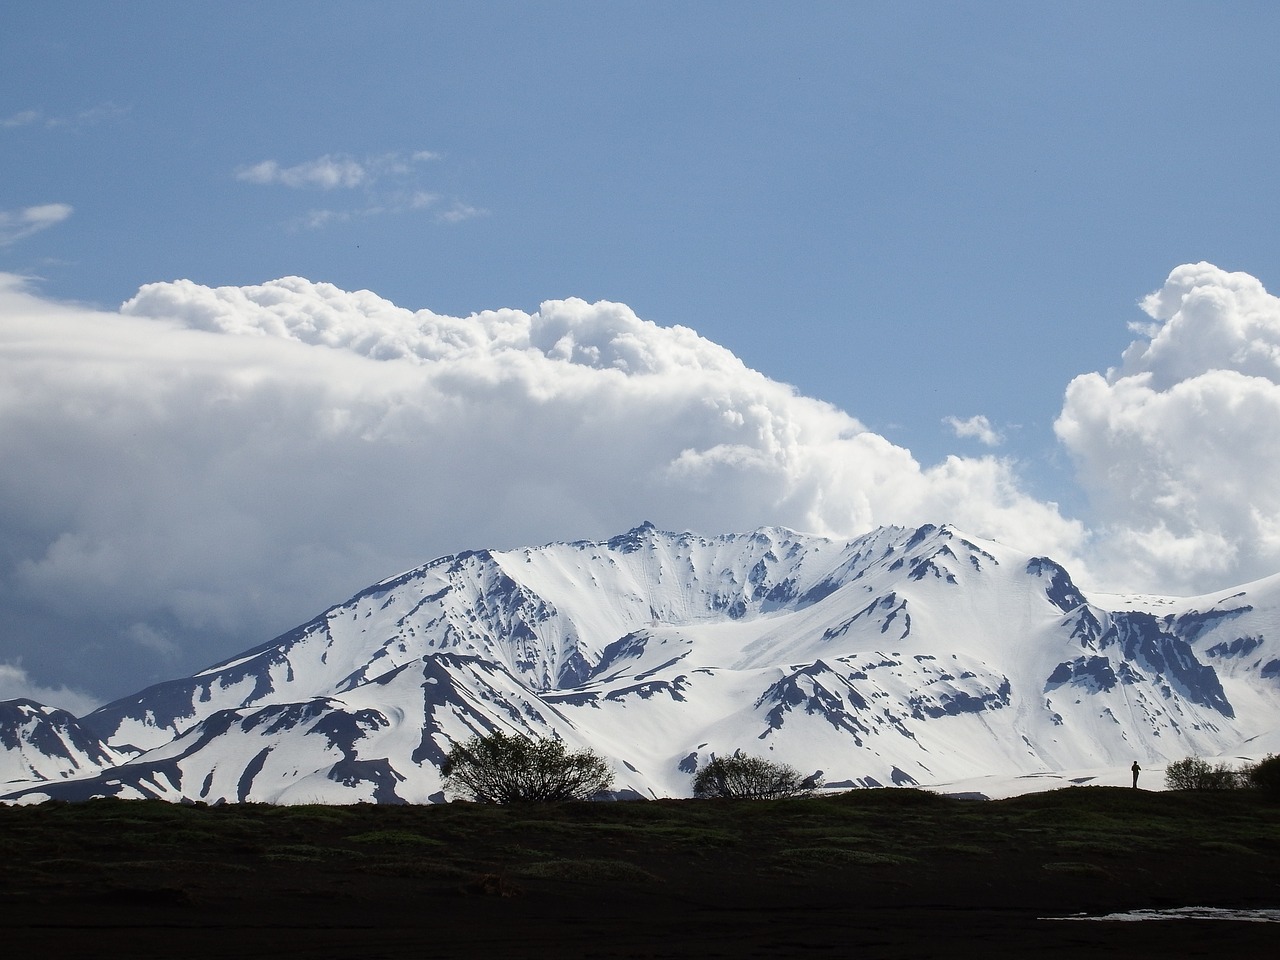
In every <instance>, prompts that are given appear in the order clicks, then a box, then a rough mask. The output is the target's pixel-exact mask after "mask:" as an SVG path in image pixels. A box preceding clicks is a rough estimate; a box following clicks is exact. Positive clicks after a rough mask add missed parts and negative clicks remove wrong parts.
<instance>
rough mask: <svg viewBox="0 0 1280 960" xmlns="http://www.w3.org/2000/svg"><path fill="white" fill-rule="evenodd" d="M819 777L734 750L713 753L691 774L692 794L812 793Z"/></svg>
mask: <svg viewBox="0 0 1280 960" xmlns="http://www.w3.org/2000/svg"><path fill="white" fill-rule="evenodd" d="M819 786H821V781H820V780H818V778H817V777H809V778H807V779H806V778H804V777H801V776H800V774H799V773H798V772H797V771H796V769H795V768H794V767H791V766H788V765H787V764H785V763H774V762H773V761H771V760H764V759H762V758H760V757H748V756H747V755H745V754H744V753H743V752H742V751H741V750H735V751H734V753H733V756H731V757H712V758H711V759H710V760H709V761H707V763H706V765H705V766H703V767H701V768H700V769H699V770H698V772H697V773H695V774H694V775H693V795H694V796H695V797H702V798H707V799H711V798H716V797H736V798H739V799H748V800H779V799H782V798H784V797H802V796H807V795H809V794H811V793H813V791H814V790H816V789H817V788H818V787H819Z"/></svg>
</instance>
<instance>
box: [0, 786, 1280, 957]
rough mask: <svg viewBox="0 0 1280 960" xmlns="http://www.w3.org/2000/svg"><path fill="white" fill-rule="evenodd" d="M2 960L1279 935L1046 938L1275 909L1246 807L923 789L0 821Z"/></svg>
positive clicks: (986, 945) (63, 807)
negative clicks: (1137, 914)
mask: <svg viewBox="0 0 1280 960" xmlns="http://www.w3.org/2000/svg"><path fill="white" fill-rule="evenodd" d="M0 853H2V854H3V857H4V860H3V862H4V869H3V874H2V875H0V934H2V936H3V940H0V942H2V943H3V945H4V952H5V953H6V954H7V955H8V956H18V955H30V954H35V953H37V952H38V953H39V954H40V955H43V956H49V957H58V958H76V957H86V958H88V957H93V958H94V960H98V958H101V957H104V956H106V957H113V956H117V955H120V956H127V957H130V958H151V957H156V958H159V957H190V958H201V957H259V956H262V957H266V956H270V957H279V958H294V957H299V958H300V957H308V958H310V957H352V958H378V957H387V958H435V957H473V956H474V957H485V958H504V957H565V958H568V957H601V958H604V957H695V956H696V957H791V956H798V957H846V956H847V957H853V958H879V957H955V956H970V955H979V954H980V955H983V956H986V957H1026V956H1046V957H1065V956H1068V955H1071V956H1089V957H1113V956H1114V957H1120V956H1124V957H1130V958H1133V957H1161V958H1174V957H1197V956H1205V957H1208V956H1219V955H1227V956H1231V957H1232V958H1233V960H1234V958H1241V957H1255V956H1256V957H1262V956H1266V957H1268V958H1270V957H1274V956H1276V955H1277V951H1278V950H1280V925H1278V924H1273V923H1243V922H1224V921H1190V920H1178V921H1166V922H1144V923H1116V922H1079V921H1059V920H1048V919H1042V918H1045V917H1060V916H1066V915H1071V914H1075V913H1080V912H1088V913H1106V912H1111V911H1118V910H1130V909H1135V908H1152V907H1155V908H1171V907H1181V906H1219V907H1234V908H1270V909H1277V908H1280V804H1276V803H1274V802H1272V803H1268V802H1266V801H1264V800H1263V799H1262V798H1260V797H1259V796H1257V795H1256V794H1254V793H1253V792H1251V791H1231V792H1223V793H1197V794H1169V793H1164V794H1158V793H1146V792H1143V791H1130V790H1119V789H1111V788H1074V789H1069V790H1062V791H1056V792H1054V793H1051V794H1040V795H1037V796H1028V797H1020V798H1015V799H1012V800H1004V801H993V802H965V801H956V800H948V799H945V798H941V797H936V796H934V795H932V794H925V793H921V792H919V791H911V790H876V791H858V792H855V793H851V794H846V795H842V796H839V797H828V798H820V799H809V800H793V801H776V802H750V801H746V802H729V801H661V802H636V803H613V804H567V805H552V806H544V807H526V808H520V807H484V806H478V805H472V804H451V805H448V806H433V807H385V806H372V805H367V806H359V807H319V806H308V807H267V806H259V805H241V806H226V807H199V806H194V807H193V806H174V805H168V804H164V803H160V802H155V801H132V802H130V801H109V800H103V801H91V802H89V803H84V804H45V805H42V806H39V807H4V808H0Z"/></svg>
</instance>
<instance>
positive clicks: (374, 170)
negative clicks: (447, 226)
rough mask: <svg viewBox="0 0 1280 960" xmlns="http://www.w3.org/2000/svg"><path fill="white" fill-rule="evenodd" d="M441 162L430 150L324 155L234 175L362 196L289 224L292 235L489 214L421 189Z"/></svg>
mask: <svg viewBox="0 0 1280 960" xmlns="http://www.w3.org/2000/svg"><path fill="white" fill-rule="evenodd" d="M440 159H441V155H440V154H439V153H436V152H434V151H431V150H415V151H412V152H403V151H397V152H392V153H383V154H377V155H374V156H368V157H353V156H350V155H348V154H325V155H324V156H322V157H319V158H317V159H314V160H305V161H302V162H301V163H295V164H292V165H285V164H282V163H281V162H279V161H278V160H262V161H259V162H258V163H253V164H247V165H245V166H242V167H239V168H237V169H236V171H235V178H236V179H237V180H240V181H242V182H244V183H253V184H258V185H260V186H282V187H288V188H290V189H295V190H307V189H310V190H320V191H324V192H329V191H343V190H355V189H357V188H358V189H359V190H361V191H363V195H364V199H365V202H364V203H363V204H362V205H358V206H355V205H353V206H347V207H337V208H333V207H328V208H321V209H312V210H309V211H307V212H306V213H305V214H302V215H300V216H298V217H295V218H294V219H292V220H290V221H288V223H287V226H288V227H289V228H290V229H309V230H314V229H319V228H321V227H325V226H328V225H330V224H334V223H349V222H351V221H353V220H361V219H367V218H370V217H376V216H383V215H387V214H399V213H410V212H417V211H426V210H432V211H434V213H435V217H434V218H435V220H436V221H437V222H439V223H461V222H462V221H464V220H470V219H473V218H475V217H479V216H484V215H486V214H487V213H488V211H487V210H483V209H481V208H479V207H475V206H472V205H471V204H468V203H465V202H463V201H461V200H457V199H452V200H448V201H447V203H448V205H447V206H442V204H444V203H446V198H443V197H442V196H441V195H440V194H438V193H436V192H434V191H432V190H428V189H426V188H425V187H423V186H422V184H421V183H420V179H421V176H422V167H423V165H425V164H429V163H434V162H436V161H438V160H440Z"/></svg>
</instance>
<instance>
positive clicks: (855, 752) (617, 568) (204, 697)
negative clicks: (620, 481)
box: [0, 523, 1280, 802]
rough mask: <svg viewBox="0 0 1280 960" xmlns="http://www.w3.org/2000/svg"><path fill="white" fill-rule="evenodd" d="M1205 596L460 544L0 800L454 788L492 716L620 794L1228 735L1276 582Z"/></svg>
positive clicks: (1278, 653) (964, 541) (973, 572)
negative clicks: (787, 766)
mask: <svg viewBox="0 0 1280 960" xmlns="http://www.w3.org/2000/svg"><path fill="white" fill-rule="evenodd" d="M1104 596H1105V595H1104ZM1210 597H1216V598H1217V599H1212V600H1211V599H1210V598H1209V597H1201V598H1191V600H1190V601H1179V600H1175V599H1173V598H1144V599H1133V598H1130V599H1129V601H1128V602H1127V604H1126V603H1121V604H1110V605H1112V606H1118V607H1119V609H1107V605H1106V604H1103V605H1099V604H1098V603H1096V602H1091V601H1090V600H1089V599H1088V598H1087V597H1086V595H1085V594H1084V593H1083V592H1082V591H1080V590H1079V588H1078V587H1077V586H1076V585H1075V583H1074V582H1073V581H1072V579H1071V576H1070V574H1069V572H1068V571H1067V570H1066V569H1065V568H1064V567H1063V566H1061V565H1060V564H1058V563H1057V562H1055V561H1053V560H1052V559H1050V558H1048V557H1043V556H1037V555H1034V554H1029V553H1025V552H1022V551H1019V550H1016V549H1014V548H1012V547H1009V546H1006V545H1003V544H998V543H995V542H994V541H984V540H981V539H979V538H976V537H970V536H967V535H966V534H963V533H961V532H960V531H958V530H956V529H955V528H953V527H950V526H947V525H942V526H935V525H932V524H926V525H924V526H921V527H918V528H903V527H882V528H878V529H876V530H873V531H871V532H869V533H868V534H865V535H864V536H862V537H858V538H855V539H853V540H849V541H836V540H831V539H828V538H823V537H815V536H810V535H806V534H802V533H797V532H795V531H791V530H787V529H785V528H780V527H762V528H760V529H758V530H756V531H752V532H749V533H744V534H725V535H721V536H718V537H710V538H708V537H703V536H700V535H698V534H695V533H691V532H687V531H686V532H683V533H668V532H663V531H660V530H658V529H657V528H656V527H655V526H654V525H653V524H650V523H645V524H642V525H640V526H638V527H635V528H633V529H632V530H630V531H627V532H626V533H625V534H621V535H618V536H615V537H612V538H610V539H608V540H603V541H576V542H572V543H551V544H546V545H543V546H541V547H532V548H521V549H515V550H506V551H495V550H476V551H464V552H462V553H458V554H455V555H451V556H446V557H440V558H436V559H435V560H432V561H430V562H428V563H426V564H423V565H421V566H418V567H415V568H413V569H411V570H408V571H405V572H403V573H400V574H397V575H395V576H393V577H389V578H387V579H385V580H382V581H380V582H378V583H376V584H373V585H371V586H370V587H367V588H365V589H364V590H361V591H359V592H358V593H357V594H355V595H354V596H353V597H351V598H350V599H349V600H347V601H345V602H343V603H340V604H335V605H334V606H332V607H330V608H328V609H327V610H325V611H324V612H323V613H321V614H320V615H319V616H317V617H315V618H313V619H311V620H309V621H307V622H306V623H304V624H301V625H300V626H298V627H296V628H294V629H293V630H290V631H288V632H286V633H284V634H282V635H280V636H279V637H277V638H275V639H273V640H271V641H268V642H267V643H264V644H261V645H259V646H257V647H253V648H250V649H249V650H247V651H245V652H244V653H242V654H239V655H237V656H234V657H231V658H228V659H226V660H223V661H221V662H220V663H217V664H214V665H212V666H210V667H208V668H206V669H204V670H201V671H199V672H198V673H196V674H194V675H192V676H190V677H185V678H177V679H175V680H170V681H165V682H163V683H160V684H156V685H153V686H151V687H148V688H146V689H145V690H142V691H140V692H139V693H137V694H133V695H130V696H128V697H125V698H121V699H119V700H116V701H114V702H112V703H110V704H106V705H104V706H103V707H101V708H99V709H98V710H95V711H93V712H92V713H90V714H89V715H87V716H85V717H83V718H81V719H80V720H79V722H78V723H79V726H80V727H81V728H82V729H83V730H84V731H86V732H87V733H88V734H91V735H92V736H93V737H94V738H96V740H97V742H98V743H100V744H101V745H102V747H103V748H104V749H108V748H109V749H110V750H112V751H114V753H113V754H112V756H111V762H109V763H107V764H106V765H105V766H103V767H102V768H101V769H100V770H93V769H91V768H89V767H86V768H85V769H84V770H83V773H85V774H87V775H84V776H78V775H77V776H70V777H68V776H67V775H63V776H62V777H60V778H59V780H57V781H56V782H55V781H54V780H53V779H52V778H44V779H41V778H40V777H39V776H38V775H36V776H33V777H28V778H27V779H25V780H15V779H13V778H10V782H9V783H8V784H5V785H0V795H3V796H0V799H9V800H14V801H20V802H33V801H34V800H36V799H40V798H45V797H59V798H66V799H70V798H78V797H82V796H91V795H101V794H108V795H120V796H162V797H165V798H168V799H184V800H202V801H207V802H215V801H240V800H250V799H252V800H268V801H273V802H298V801H300V800H320V801H322V802H354V801H356V800H369V801H378V802H426V801H432V800H436V801H438V800H442V799H444V795H443V793H442V790H441V784H440V777H439V772H438V766H439V763H440V762H441V761H442V759H443V757H444V755H445V753H446V752H447V750H448V748H449V746H450V745H451V744H452V743H453V742H456V741H457V740H459V739H462V738H465V737H466V736H470V735H472V734H474V733H484V732H487V731H489V730H492V729H504V730H508V731H510V732H516V733H524V734H528V735H534V736H557V737H560V738H561V739H563V740H564V741H565V742H566V743H567V744H569V745H570V746H572V747H575V748H576V747H590V748H592V749H595V750H597V751H598V752H600V753H602V754H603V755H605V756H606V757H607V758H609V759H610V760H611V762H612V763H613V764H614V767H615V770H616V772H617V777H616V781H615V784H616V786H617V788H618V793H619V794H620V795H624V796H671V795H674V796H681V795H687V793H688V790H689V782H690V777H689V772H690V767H691V766H692V767H695V768H696V765H697V764H698V763H701V762H705V761H706V760H707V759H709V757H710V756H712V755H713V754H717V753H719V754H724V753H728V752H732V751H733V750H734V749H739V748H740V749H744V750H746V751H747V752H755V753H762V754H764V755H766V756H769V757H771V758H773V759H777V760H781V761H785V762H788V763H791V764H792V765H793V766H797V767H799V768H802V770H803V772H805V773H808V772H809V771H811V770H812V771H817V770H823V771H825V774H826V776H827V777H828V779H829V780H832V781H833V782H837V783H848V784H850V785H879V784H924V783H936V782H943V781H946V780H952V779H962V778H965V777H972V776H976V775H978V774H980V773H991V772H1007V773H1010V774H1019V773H1037V772H1044V771H1046V770H1054V769H1065V768H1069V767H1082V766H1092V765H1100V764H1109V763H1121V762H1123V763H1124V764H1125V765H1127V763H1128V762H1129V761H1130V760H1132V759H1134V758H1139V759H1141V760H1142V761H1143V762H1144V763H1150V762H1156V761H1159V760H1161V759H1164V760H1168V759H1176V758H1178V757H1181V756H1184V755H1186V754H1188V753H1198V754H1208V755H1217V754H1220V753H1222V752H1224V751H1225V750H1227V749H1231V748H1234V747H1235V746H1236V745H1237V744H1240V743H1243V742H1245V741H1246V740H1248V739H1249V738H1250V737H1257V736H1259V735H1262V734H1264V733H1266V732H1268V731H1270V730H1274V729H1275V728H1276V727H1277V726H1280V645H1277V642H1276V640H1275V637H1276V636H1277V631H1280V577H1276V578H1266V579H1264V580H1261V581H1257V582H1256V583H1255V584H1251V585H1247V586H1246V587H1244V588H1234V590H1229V591H1220V592H1219V593H1218V594H1215V595H1210ZM135 754H136V755H135Z"/></svg>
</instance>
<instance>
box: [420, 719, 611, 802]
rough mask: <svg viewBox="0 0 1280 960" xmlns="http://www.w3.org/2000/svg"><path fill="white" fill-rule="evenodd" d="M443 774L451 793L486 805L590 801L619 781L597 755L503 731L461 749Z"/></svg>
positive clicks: (458, 747)
mask: <svg viewBox="0 0 1280 960" xmlns="http://www.w3.org/2000/svg"><path fill="white" fill-rule="evenodd" d="M440 772H441V774H443V776H444V786H445V788H446V789H448V790H450V791H453V792H456V793H460V794H462V795H464V796H466V797H467V798H468V799H471V800H475V801H478V802H480V803H550V802H555V801H561V800H590V799H591V798H592V797H594V796H595V795H596V794H598V793H601V792H603V791H605V790H608V789H609V785H610V784H611V783H612V782H613V772H612V771H611V770H610V769H609V763H608V761H607V760H605V759H604V757H601V756H600V755H598V754H596V753H594V752H592V751H591V750H579V751H577V752H576V753H571V752H569V751H568V750H567V749H566V748H565V745H564V744H563V743H561V742H560V741H559V740H552V739H549V738H541V739H537V740H534V739H531V738H529V737H522V736H518V735H517V736H508V735H507V734H505V733H503V732H502V731H500V730H498V731H494V732H493V733H491V734H489V735H488V736H487V737H472V738H471V739H470V740H467V741H466V742H465V743H459V744H457V745H455V746H454V748H453V749H452V750H450V751H449V755H448V757H446V758H445V762H444V763H443V764H442V765H441V766H440Z"/></svg>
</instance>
